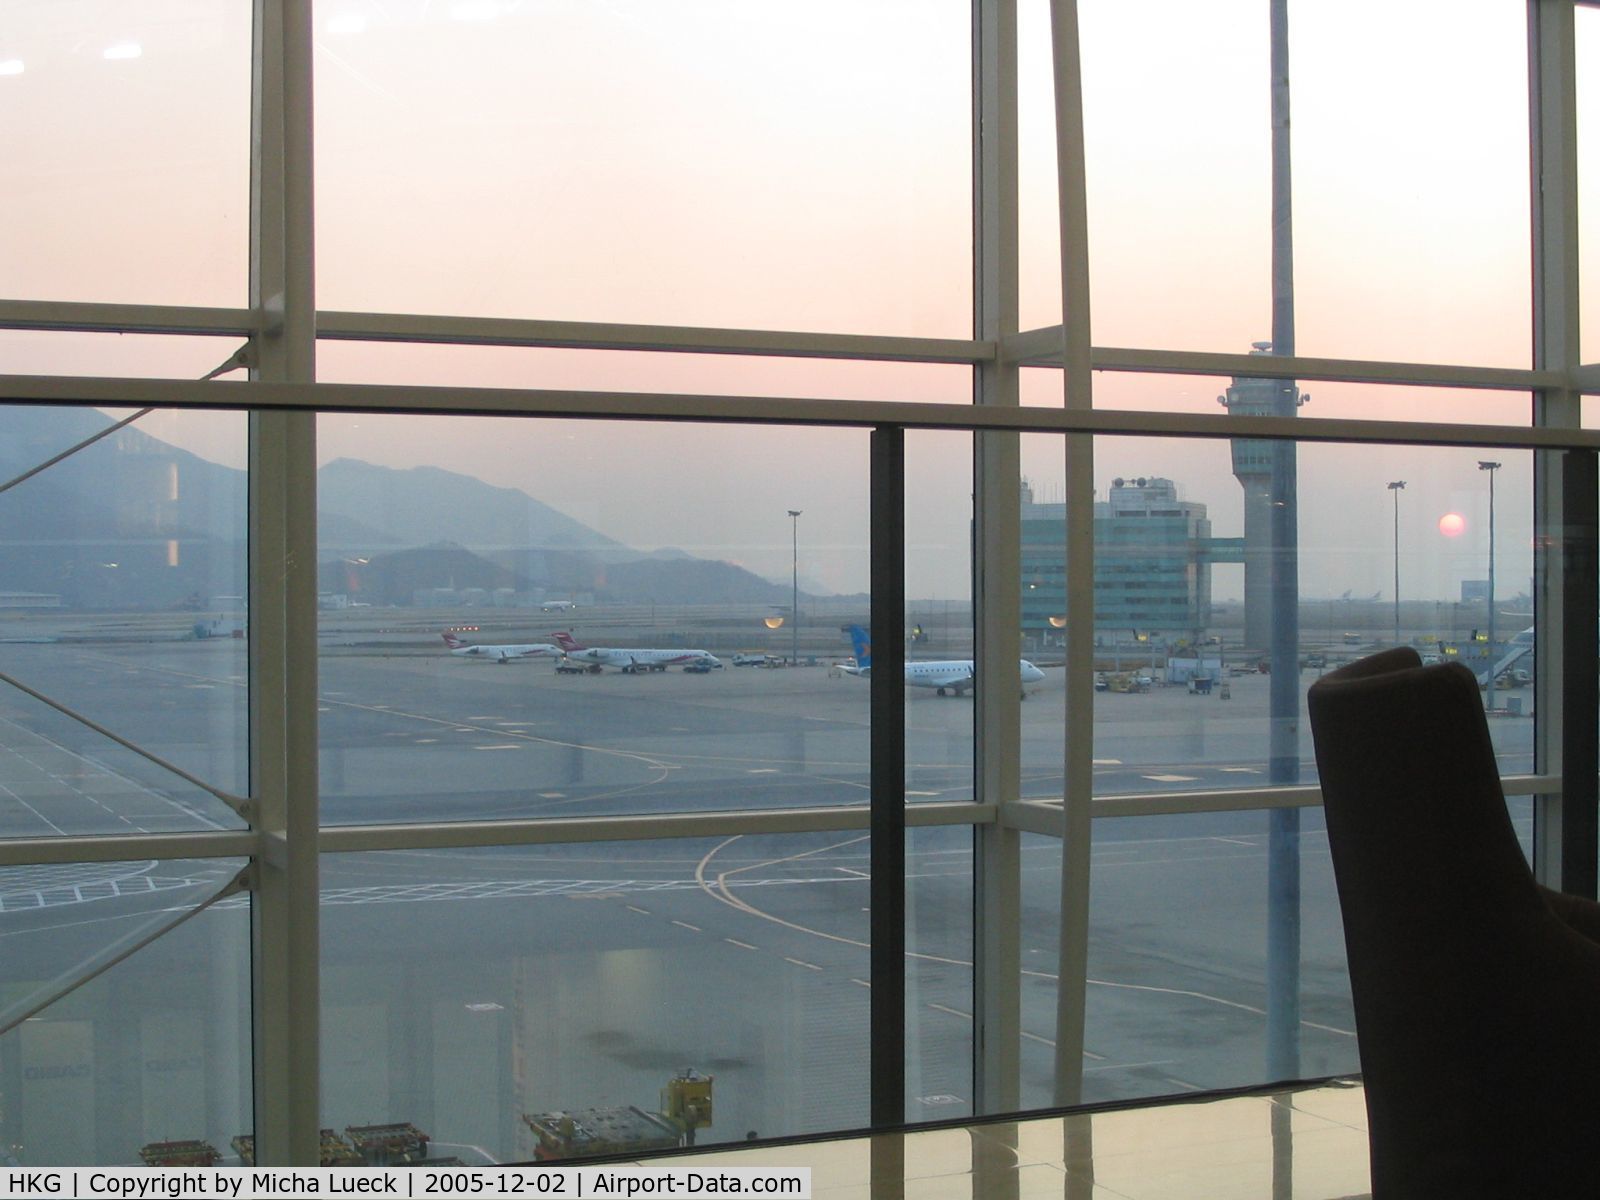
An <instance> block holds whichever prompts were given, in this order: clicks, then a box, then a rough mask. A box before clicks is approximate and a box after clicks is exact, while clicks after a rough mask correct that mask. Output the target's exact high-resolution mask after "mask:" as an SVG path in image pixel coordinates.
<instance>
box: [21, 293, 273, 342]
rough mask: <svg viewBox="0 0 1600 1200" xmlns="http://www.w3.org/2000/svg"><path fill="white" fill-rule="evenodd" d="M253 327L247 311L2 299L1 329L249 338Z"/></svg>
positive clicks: (162, 305) (253, 320)
mask: <svg viewBox="0 0 1600 1200" xmlns="http://www.w3.org/2000/svg"><path fill="white" fill-rule="evenodd" d="M255 327H256V322H255V318H254V317H253V316H252V315H251V313H250V310H249V309H247V308H190V307H187V306H182V305H174V304H108V303H85V302H80V301H73V300H0V329H27V330H35V331H37V330H44V331H48V332H53V333H155V334H170V335H196V334H198V335H200V336H215V337H249V336H250V334H251V333H252V331H253V330H254V329H255Z"/></svg>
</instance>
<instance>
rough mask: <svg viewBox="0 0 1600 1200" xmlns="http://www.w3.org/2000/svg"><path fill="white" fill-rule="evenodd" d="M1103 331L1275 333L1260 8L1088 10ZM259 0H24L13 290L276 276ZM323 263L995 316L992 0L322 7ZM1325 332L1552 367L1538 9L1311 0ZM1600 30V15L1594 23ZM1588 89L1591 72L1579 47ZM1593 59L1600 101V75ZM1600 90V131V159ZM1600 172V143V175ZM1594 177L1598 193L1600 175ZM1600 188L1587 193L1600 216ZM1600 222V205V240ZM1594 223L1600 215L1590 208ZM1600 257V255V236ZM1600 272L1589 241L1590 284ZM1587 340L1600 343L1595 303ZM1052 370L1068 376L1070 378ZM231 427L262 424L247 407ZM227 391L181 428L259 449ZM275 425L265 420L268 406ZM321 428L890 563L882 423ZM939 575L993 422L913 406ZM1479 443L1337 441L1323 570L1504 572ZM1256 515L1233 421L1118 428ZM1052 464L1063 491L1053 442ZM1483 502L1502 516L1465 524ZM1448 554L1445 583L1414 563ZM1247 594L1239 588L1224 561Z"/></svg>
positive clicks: (6, 143)
mask: <svg viewBox="0 0 1600 1200" xmlns="http://www.w3.org/2000/svg"><path fill="white" fill-rule="evenodd" d="M1022 9H1023V11H1022V19H1021V41H1022V59H1023V72H1022V93H1023V94H1022V109H1023V111H1022V119H1023V125H1022V130H1021V145H1022V188H1023V208H1022V220H1023V245H1022V249H1023V265H1024V272H1023V317H1024V325H1025V326H1031V325H1043V324H1051V323H1054V322H1056V321H1057V320H1059V297H1058V294H1057V287H1058V272H1057V267H1056V264H1057V261H1058V256H1057V252H1056V244H1055V228H1056V225H1055V210H1054V203H1055V189H1054V159H1053V149H1052V146H1053V140H1052V138H1053V134H1052V130H1051V122H1050V118H1049V111H1050V108H1049V106H1050V93H1049V87H1050V81H1049V51H1048V38H1047V23H1046V16H1045V14H1046V13H1047V6H1046V4H1045V3H1044V2H1043V0H1024V3H1023V6H1022ZM1081 11H1082V28H1083V46H1084V59H1085V64H1086V65H1085V107H1086V112H1087V130H1086V134H1087V144H1088V154H1089V164H1088V165H1089V180H1090V218H1091V244H1090V247H1089V252H1090V261H1091V269H1092V273H1093V284H1094V294H1093V324H1094V337H1095V340H1096V342H1097V343H1099V344H1102V345H1110V346H1163V347H1177V348H1193V349H1205V350H1230V351H1241V350H1245V349H1247V348H1248V347H1249V344H1250V343H1251V342H1252V341H1254V340H1256V339H1258V338H1262V337H1265V336H1267V333H1268V331H1269V323H1270V322H1269V317H1270V296H1269V292H1268V258H1269V250H1270V247H1269V243H1268V230H1267V219H1266V218H1267V206H1268V200H1269V194H1268V190H1269V158H1268V151H1269V146H1268V132H1269V131H1268V119H1267V116H1268V115H1267V94H1268V93H1267V30H1266V11H1267V9H1266V5H1265V3H1263V2H1262V0H1217V2H1216V3H1210V4H1207V5H1194V4H1192V3H1181V2H1178V0H1164V2H1154V0H1152V2H1150V3H1144V4H1137V5H1133V4H1128V3H1126V2H1125V0H1083V3H1082V4H1081ZM249 13H250V4H249V2H248V0H147V2H142V3H131V2H128V0H0V156H3V159H4V161H5V162H6V163H7V171H8V186H7V188H6V189H5V190H4V192H3V193H0V280H3V281H4V282H3V283H0V292H3V293H4V294H6V295H10V296H16V297H31V298H48V299H72V300H123V301H147V302H156V303H170V304H206V305H228V306H238V305H241V304H243V303H244V302H245V291H246V284H247V278H246V274H247V261H246V242H245V238H246V230H247V223H248V221H247V218H248V203H247V201H248V165H249V164H248V125H249V112H248V98H249V87H248V84H249V80H248V65H249ZM316 19H317V29H318V33H317V37H318V46H317V89H318V90H317V101H316V104H317V137H318V172H319V174H318V222H319V224H318V251H319V256H318V285H319V304H320V306H321V307H323V308H326V309H355V310H364V309H365V310H382V311H417V312H434V313H449V314H478V315H497V316H522V317H554V318H565V319H583V320H602V321H630V322H631V321H640V322H664V323H673V324H706V325H742V326H748V327H755V328H776V329H824V330H837V331H845V332H857V333H865V332H875V333H884V334H924V335H936V336H950V337H961V336H965V335H966V334H967V333H968V331H969V322H970V317H969V312H970V305H971V283H970V265H969V255H970V233H969V226H970V220H971V210H970V203H971V201H970V190H971V189H970V180H969V141H970V103H969V99H968V93H967V89H968V84H969V47H968V36H969V26H970V21H969V16H968V12H967V6H966V4H965V3H964V2H963V0H808V2H807V3H805V4H796V3H790V4H756V3H750V2H749V0H673V2H672V3H666V2H664V0H540V2H535V0H382V2H380V0H320V2H319V3H318V4H317V6H316ZM1290 20H1291V28H1292V36H1293V45H1292V50H1291V60H1292V76H1293V81H1294V88H1295V92H1294V101H1293V104H1294V131H1295V143H1294V154H1295V162H1294V173H1295V229H1296V235H1297V244H1296V282H1297V308H1298V330H1297V336H1298V344H1299V349H1300V351H1301V352H1303V353H1306V354H1316V355H1343V356H1350V357H1362V358H1367V357H1371V358H1392V359H1401V360H1407V359H1409V360H1420V361H1439V362H1447V361H1453V362H1465V363H1481V364H1490V365H1505V366H1517V365H1525V364H1527V363H1528V361H1529V341H1530V334H1529V314H1528V308H1529V282H1528V280H1529V274H1530V264H1529V250H1528V234H1527V223H1528V183H1527V179H1528V162H1527V146H1526V136H1527V134H1526V131H1527V111H1526V99H1525V93H1526V48H1525V32H1524V16H1523V6H1522V5H1521V4H1519V3H1514V2H1511V0H1476V2H1461V0H1457V2H1446V0H1406V2H1404V3H1398V2H1392V0H1391V2H1385V3H1379V2H1378V0H1359V2H1354V3H1342V4H1337V5H1334V4H1328V3H1320V2H1319V3H1312V2H1309V0H1303V2H1301V3H1294V4H1291V6H1290ZM1579 20H1580V35H1581V45H1580V49H1581V51H1582V53H1583V55H1584V64H1585V65H1586V66H1587V64H1589V63H1590V62H1592V61H1594V60H1596V59H1597V58H1600V13H1597V12H1595V11H1593V10H1583V11H1580V13H1579ZM1582 78H1584V74H1583V71H1582V70H1580V79H1582ZM1596 98H1597V97H1596V94H1595V92H1594V91H1593V90H1592V89H1589V88H1586V89H1584V90H1583V91H1581V92H1580V104H1581V106H1582V108H1583V111H1584V112H1588V111H1591V110H1592V108H1593V105H1594V102H1595V100H1596ZM1596 128H1600V120H1595V121H1589V122H1586V123H1585V124H1584V125H1583V127H1582V130H1581V132H1582V134H1583V139H1584V140H1583V154H1584V160H1583V161H1584V164H1585V165H1586V166H1587V165H1588V164H1590V163H1595V162H1600V134H1596V133H1595V132H1594V130H1595V129H1596ZM1594 171H1600V167H1596V168H1594V169H1593V170H1591V172H1590V173H1591V174H1592V173H1594ZM1591 207H1592V206H1591ZM1593 227H1594V222H1592V221H1589V222H1586V224H1585V229H1586V230H1588V229H1590V228H1593ZM1597 236H1600V235H1597ZM1593 240H1594V239H1591V241H1593ZM1585 261H1586V262H1588V261H1592V259H1591V258H1588V257H1586V259H1585ZM1593 278H1595V274H1594V272H1593V271H1589V272H1588V274H1587V275H1586V279H1593ZM1588 312H1589V314H1590V315H1589V317H1588V318H1587V319H1586V321H1585V332H1586V337H1585V350H1586V357H1587V358H1590V359H1594V358H1600V317H1597V315H1596V314H1600V304H1591V305H1589V306H1588ZM230 349H231V347H230V346H227V345H225V344H222V343H220V342H207V341H204V340H202V339H149V338H109V337H98V338H96V337H79V336H71V335H56V336H53V337H51V336H46V335H34V334H20V333H10V334H0V370H3V371H15V372H29V371H41V372H60V371H71V372H83V373H102V372H108V373H126V374H130V375H176V376H194V375H198V374H200V373H202V372H203V371H205V370H207V369H209V368H210V367H211V366H214V365H215V364H216V363H217V362H218V361H220V360H221V359H222V358H223V357H225V355H226V354H227V353H228V351H229V350H230ZM319 371H320V374H321V376H322V377H323V378H325V379H333V380H360V381H369V382H390V381H406V382H427V383H437V384H441V385H458V386H475V385H487V386H530V387H544V386H550V387H579V388H582V387H596V388H629V389H641V390H682V391H696V392H732V393H750V394H772V395H818V396H843V397H859V398H873V399H901V398H904V399H938V400H949V401H953V402H961V401H962V400H964V399H965V398H966V397H967V396H968V394H969V391H968V389H969V375H968V373H967V372H966V371H964V370H962V369H959V368H943V367H937V368H936V367H912V366H896V365H885V364H877V365H851V364H838V363H815V362H801V361H768V362H740V361H738V360H734V359H728V358H712V357H704V356H651V355H625V354H604V355H597V354H578V353H563V352H542V351H526V350H492V349H490V350H486V349H472V350H467V349H461V348H427V347H395V346H371V347H357V346H340V345H331V346H325V347H324V348H323V349H322V351H321V354H320V360H319ZM1027 375H1028V378H1027V379H1026V380H1025V385H1024V386H1025V398H1026V402H1027V403H1031V404H1047V405H1053V404H1059V403H1060V376H1059V375H1058V374H1056V373H1053V372H1046V371H1030V372H1027ZM1227 383H1228V381H1227V380H1214V379H1182V378H1171V377H1156V376H1121V377H1117V376H1101V377H1098V378H1097V381H1096V402H1097V403H1098V404H1105V405H1112V406H1117V407H1159V408H1168V409H1173V410H1178V411H1200V412H1215V411H1218V410H1217V409H1216V407H1215V399H1216V396H1217V395H1218V394H1219V393H1220V392H1222V391H1223V390H1224V389H1225V388H1226V386H1227ZM1308 390H1309V391H1310V392H1311V393H1312V396H1313V402H1312V404H1311V405H1310V407H1308V408H1307V409H1306V410H1305V411H1306V413H1307V415H1319V416H1333V415H1350V416H1390V415H1392V416H1397V417H1405V418H1411V419H1432V418H1435V417H1437V418H1438V419H1441V420H1443V419H1480V420H1512V421H1520V420H1522V419H1525V418H1526V413H1527V401H1526V398H1524V397H1517V396H1500V397H1496V396H1484V395H1480V394H1476V393H1473V394H1467V393H1454V392H1446V391H1440V390H1427V389H1403V388H1373V387H1358V386H1354V385H1322V386H1321V387H1318V386H1317V385H1310V387H1309V388H1308ZM220 424H226V423H225V422H224V423H220ZM218 426H219V422H217V421H214V420H211V419H208V418H201V417H195V416H189V417H185V418H181V419H178V418H173V419H166V420H165V421H163V422H162V423H161V428H159V429H158V428H157V427H156V426H152V427H151V429H152V432H156V433H157V434H158V436H166V437H171V438H172V439H173V440H176V441H180V442H183V443H184V444H187V445H190V446H192V447H193V448H196V449H197V450H199V451H201V452H203V453H207V454H209V455H211V456H213V457H217V458H219V459H222V460H224V461H233V462H238V461H240V454H241V445H240V443H239V440H238V437H237V434H236V433H233V432H230V433H227V434H224V435H219V434H217V433H216V429H217V428H218ZM235 426H237V423H235ZM321 443H322V451H323V455H324V457H325V458H331V457H337V456H339V455H355V456H359V457H362V458H366V459H368V460H371V461H374V462H380V463H385V464H389V465H396V466H406V465H415V464H422V463H433V464H436V465H439V466H443V467H448V468H450V469H453V470H459V471H465V472H469V473H472V474H476V475H478V476H480V477H482V478H484V479H486V480H488V481H490V482H493V483H496V484H501V485H505V486H515V487H520V488H523V489H525V490H527V491H529V492H530V493H532V494H534V495H536V496H538V497H539V498H540V499H542V500H545V501H546V502H548V503H551V504H554V505H556V506H557V507H560V508H562V509H564V510H566V511H568V512H570V513H572V515H574V516H576V517H578V518H579V519H581V520H584V521H587V522H589V523H591V524H593V525H595V526H596V527H597V528H599V529H600V530H602V531H603V532H605V533H607V534H609V535H610V536H613V537H616V538H619V539H622V540H624V541H628V542H630V543H633V544H636V545H640V546H646V547H649V546H659V545H677V546H681V547H684V548H686V549H690V550H693V551H696V552H700V553H708V554H715V555H717V556H719V557H730V558H734V559H736V560H738V561H741V562H743V563H745V565H748V566H750V567H751V568H752V569H755V570H758V571H761V572H762V573H764V574H768V575H771V576H774V577H779V578H787V574H788V568H789V554H790V542H789V536H790V524H789V520H788V518H787V516H786V515H785V512H786V510H787V509H790V508H799V509H803V510H804V511H805V515H804V517H802V519H801V525H800V530H801V545H802V562H803V570H804V571H805V573H806V574H807V575H808V576H809V577H812V578H815V579H816V580H817V581H818V582H819V583H822V584H825V585H827V586H830V587H833V588H837V589H841V590H854V589H858V588H862V587H864V586H865V573H866V560H865V552H864V542H865V497H866V486H865V479H864V463H865V435H863V434H856V433H844V432H837V433H828V432H825V431H787V432H781V431H768V430H715V429H706V428H701V427H688V428H677V429H668V428H663V427H659V426H644V425H614V426H609V427H603V428H602V427H595V426H590V425H561V424H558V423H550V422H542V423H535V424H525V425H518V426H515V427H512V426H510V425H508V423H505V422H495V423H493V424H486V423H481V422H455V423H453V424H451V425H449V426H448V427H445V426H443V425H442V424H441V423H440V422H437V421H422V420H415V419H403V418H389V419H373V418H367V419H364V420H362V421H360V422H356V421H351V420H347V419H343V418H328V419H326V420H324V422H323V423H322V430H321ZM911 449H912V461H911V463H910V472H909V474H910V480H911V484H910V487H911V495H910V497H909V510H910V534H911V539H912V542H913V551H912V558H911V576H912V577H911V581H910V583H911V589H912V591H913V594H932V595H937V596H956V595H963V594H964V593H965V589H966V574H967V563H966V544H967V532H966V531H967V518H968V515H969V506H970V501H969V496H970V491H971V479H970V466H969V457H970V455H969V447H968V444H967V440H966V439H964V438H960V437H955V436H951V435H937V436H935V435H928V436H926V437H922V438H914V439H913V440H912V446H911ZM1478 457H1479V455H1477V454H1475V453H1464V452H1453V451H1439V450H1409V449H1406V450H1402V449H1395V450H1357V451H1352V450H1338V449H1331V448H1330V449H1317V448H1308V449H1306V450H1304V451H1303V452H1302V456H1301V480H1302V497H1303V504H1302V516H1301V528H1302V536H1303V542H1304V545H1305V548H1306V553H1305V556H1304V563H1303V566H1302V579H1303V588H1304V590H1305V592H1306V593H1307V594H1308V595H1338V594H1339V593H1341V592H1343V591H1345V590H1347V589H1348V590H1352V591H1353V592H1354V593H1355V594H1357V595H1362V594H1371V593H1373V592H1375V591H1381V592H1382V593H1383V594H1384V595H1385V596H1388V595H1389V594H1390V589H1391V588H1392V575H1393V546H1392V543H1391V541H1390V538H1391V529H1392V525H1391V522H1392V508H1391V504H1392V500H1393V495H1392V494H1391V493H1390V492H1389V491H1388V490H1387V489H1386V488H1385V486H1384V485H1385V484H1386V482H1387V481H1389V480H1391V479H1402V478H1403V479H1406V480H1407V481H1408V487H1407V490H1406V491H1405V492H1404V493H1403V495H1402V497H1401V500H1402V532H1401V549H1402V559H1403V567H1404V572H1403V579H1402V590H1403V591H1404V592H1406V593H1407V594H1418V595H1421V594H1432V595H1439V596H1452V595H1454V594H1455V593H1456V592H1457V591H1458V587H1459V581H1460V580H1461V579H1462V578H1475V577H1479V576H1481V575H1482V574H1483V573H1484V566H1485V564H1486V558H1487V545H1486V538H1487V486H1486V481H1487V478H1486V476H1485V475H1484V473H1482V472H1479V471H1478V470H1477V468H1476V459H1477V458H1478ZM1494 457H1495V458H1497V459H1499V460H1500V461H1502V462H1504V463H1505V467H1504V469H1503V470H1502V471H1501V472H1499V475H1498V481H1497V485H1496V486H1497V493H1496V526H1497V534H1498V539H1497V540H1498V547H1497V549H1498V555H1499V558H1498V562H1497V567H1498V573H1499V575H1500V578H1501V579H1502V580H1503V581H1505V582H1503V583H1502V584H1501V585H1500V587H1501V590H1503V591H1507V592H1509V591H1512V590H1514V589H1515V587H1521V586H1525V584H1526V579H1527V574H1528V569H1529V564H1530V563H1531V555H1530V553H1529V550H1528V541H1529V523H1528V522H1529V517H1528V513H1529V508H1530V504H1529V473H1528V469H1527V456H1526V455H1525V454H1514V453H1504V454H1499V455H1495V456H1494ZM1097 462H1098V476H1099V478H1098V480H1097V482H1098V484H1099V491H1100V494H1101V495H1104V490H1105V487H1106V486H1107V485H1108V484H1109V481H1110V479H1111V478H1113V477H1115V476H1119V475H1121V476H1129V475H1165V476H1168V477H1171V478H1173V479H1175V480H1177V481H1178V483H1179V485H1180V487H1181V489H1182V491H1183V493H1184V494H1185V496H1186V497H1188V498H1190V499H1193V500H1199V501H1203V502H1205V503H1207V504H1208V505H1210V506H1211V511H1212V516H1213V522H1214V526H1215V532H1217V533H1218V534H1219V535H1227V534H1237V533H1238V532H1239V511H1240V509H1239V489H1238V486H1237V484H1235V483H1234V482H1233V481H1232V479H1231V478H1230V477H1229V475H1228V465H1227V455H1226V448H1225V447H1223V446H1221V445H1211V444H1206V443H1199V442H1177V441H1171V440H1165V441H1146V442H1142V443H1134V442H1129V441H1127V440H1119V441H1112V440H1107V441H1106V442H1104V443H1102V445H1101V446H1100V449H1099V453H1098V458H1097ZM1024 463H1025V470H1026V472H1027V474H1028V475H1029V476H1030V477H1031V478H1033V479H1034V481H1035V483H1036V485H1037V486H1038V488H1039V490H1040V491H1041V493H1048V492H1049V490H1050V489H1051V488H1052V487H1053V488H1056V489H1057V490H1059V487H1060V479H1061V467H1060V453H1059V444H1058V443H1053V442H1051V440H1050V439H1042V438H1035V439H1028V441H1027V444H1026V445H1025V448H1024ZM1449 511H1457V512H1460V513H1461V514H1462V515H1464V516H1465V517H1466V518H1467V522H1468V525H1467V531H1466V532H1465V533H1464V534H1463V535H1462V536H1460V537H1458V538H1453V539H1445V538H1442V537H1441V536H1440V535H1439V534H1438V532H1437V527H1436V522H1437V519H1438V517H1439V516H1441V515H1443V514H1444V513H1446V512H1449ZM1408 578H1409V579H1414V582H1412V583H1408V582H1407V579H1408ZM1217 590H1218V593H1219V594H1222V595H1225V594H1228V593H1229V592H1230V591H1236V590H1237V587H1236V582H1235V581H1233V580H1231V579H1230V578H1228V577H1227V574H1226V573H1224V576H1223V577H1219V579H1218V589H1217Z"/></svg>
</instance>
